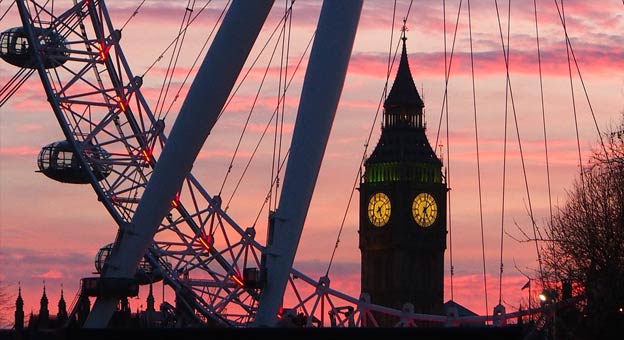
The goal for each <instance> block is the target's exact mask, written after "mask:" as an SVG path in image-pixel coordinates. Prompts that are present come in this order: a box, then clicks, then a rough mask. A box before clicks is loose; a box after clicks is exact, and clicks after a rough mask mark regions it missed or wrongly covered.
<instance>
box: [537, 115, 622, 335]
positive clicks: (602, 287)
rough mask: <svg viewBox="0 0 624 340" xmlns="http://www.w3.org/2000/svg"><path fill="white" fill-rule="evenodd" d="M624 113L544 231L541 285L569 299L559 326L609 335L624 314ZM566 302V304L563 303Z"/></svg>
mask: <svg viewBox="0 0 624 340" xmlns="http://www.w3.org/2000/svg"><path fill="white" fill-rule="evenodd" d="M623 131H624V112H623V113H622V114H621V122H620V123H619V126H618V127H617V128H615V129H612V130H611V131H610V132H609V133H607V134H605V135H604V136H603V138H602V139H601V142H600V143H599V147H598V148H597V149H596V150H595V151H594V152H593V156H592V159H591V161H590V162H589V164H588V165H587V166H586V167H584V168H583V170H582V171H581V173H580V175H579V177H578V178H577V179H576V181H575V182H574V185H573V187H572V189H571V190H569V191H568V195H567V202H566V203H565V205H564V206H563V207H561V208H558V209H557V210H556V211H555V213H554V214H553V218H552V220H551V221H550V223H548V225H547V227H546V228H545V230H544V234H543V236H544V239H543V240H542V241H544V242H542V247H541V255H542V258H543V268H544V271H543V276H544V281H543V282H544V285H545V286H546V287H547V288H550V289H556V291H558V292H560V294H559V295H558V296H557V299H558V300H560V301H562V302H564V301H565V300H566V299H569V300H571V301H573V303H572V304H569V305H568V307H570V306H571V307H572V308H568V309H566V312H565V313H559V317H558V318H557V320H556V321H555V324H556V325H555V326H557V328H558V329H559V331H560V332H561V331H565V330H566V329H567V330H569V331H570V333H575V334H577V335H578V334H579V333H582V334H585V335H586V336H593V335H611V334H617V333H616V332H619V333H620V336H621V334H622V333H621V331H622V330H623V324H624V314H623V312H622V308H624V133H623ZM564 306H565V304H564Z"/></svg>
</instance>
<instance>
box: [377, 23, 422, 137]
mask: <svg viewBox="0 0 624 340" xmlns="http://www.w3.org/2000/svg"><path fill="white" fill-rule="evenodd" d="M407 31H408V29H407V25H406V20H405V19H403V27H402V28H401V40H402V41H403V48H402V50H401V60H400V62H399V68H398V70H397V73H396V77H395V79H394V83H393V84H392V89H390V93H389V94H388V97H387V98H386V101H385V102H384V127H386V128H392V127H415V128H423V127H424V122H423V117H422V116H423V108H424V107H425V103H424V102H423V101H422V99H421V97H420V94H419V93H418V90H417V89H416V85H415V84H414V78H413V77H412V72H411V71H410V67H409V61H408V58H407V35H406V32H407Z"/></svg>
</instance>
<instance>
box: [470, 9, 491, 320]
mask: <svg viewBox="0 0 624 340" xmlns="http://www.w3.org/2000/svg"><path fill="white" fill-rule="evenodd" d="M468 34H469V36H470V70H471V75H472V109H473V112H474V123H475V144H476V148H477V150H476V151H477V181H478V186H479V217H480V225H481V251H482V261H483V289H484V293H485V315H486V316H487V315H489V307H488V294H487V275H486V266H485V234H484V231H483V200H482V198H481V197H482V194H481V161H480V157H479V131H478V130H479V129H478V124H477V94H476V90H475V75H474V52H473V48H472V16H471V13H470V0H468Z"/></svg>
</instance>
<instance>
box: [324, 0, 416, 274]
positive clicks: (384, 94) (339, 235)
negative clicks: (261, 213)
mask: <svg viewBox="0 0 624 340" xmlns="http://www.w3.org/2000/svg"><path fill="white" fill-rule="evenodd" d="M413 3H414V1H413V0H411V1H410V4H409V6H408V8H407V11H406V15H405V17H404V19H403V29H404V30H406V27H405V25H406V22H407V19H408V18H409V15H410V13H411V10H412V4H413ZM395 6H396V2H395ZM393 22H394V17H393ZM393 29H394V25H393V27H392V30H393ZM392 34H393V33H392V32H391V36H392ZM390 44H392V42H391V43H390ZM391 46H392V45H391ZM399 46H401V39H399V40H398V41H397V45H396V48H395V50H394V57H393V58H392V61H391V64H390V66H389V67H388V70H387V72H386V82H385V84H384V89H383V91H382V94H381V97H380V98H379V102H378V104H377V111H376V112H375V117H374V119H373V122H372V124H371V127H370V129H369V132H368V137H367V139H366V143H365V144H364V151H363V153H362V158H361V160H360V164H358V170H357V171H356V174H355V179H354V181H353V186H352V187H351V193H350V194H349V199H348V200H347V206H346V207H345V212H344V214H343V217H342V222H341V223H340V228H339V229H338V235H337V236H336V243H335V244H334V249H333V250H332V254H331V257H330V260H329V263H328V265H327V271H326V274H325V275H326V276H328V275H329V272H330V270H331V266H332V264H333V260H334V256H335V254H336V250H337V249H338V246H339V244H340V237H341V235H342V231H343V230H344V224H345V221H346V219H347V214H348V213H349V208H350V207H351V202H352V200H353V195H354V193H355V190H356V188H357V183H358V181H359V179H360V177H361V174H362V166H363V165H364V163H365V161H366V152H367V151H368V146H369V144H370V140H371V138H372V136H373V129H374V128H375V125H376V124H377V119H378V118H379V112H380V111H381V108H382V105H383V102H384V99H385V97H386V93H387V91H388V83H389V81H390V74H391V72H392V71H391V70H392V66H393V65H394V62H395V61H396V57H397V55H398V51H399ZM389 53H392V52H391V50H390V51H389ZM388 62H389V63H390V58H389V59H388Z"/></svg>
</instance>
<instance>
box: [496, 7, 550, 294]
mask: <svg viewBox="0 0 624 340" xmlns="http://www.w3.org/2000/svg"><path fill="white" fill-rule="evenodd" d="M496 14H497V17H498V32H499V35H500V40H501V46H502V48H503V56H505V70H506V78H507V84H506V86H507V87H508V89H509V97H510V98H511V108H512V111H513V117H514V125H515V128H516V138H517V141H518V149H519V151H520V161H521V163H522V173H523V177H524V187H525V190H526V195H527V201H528V207H529V217H530V218H531V225H532V228H533V238H534V241H535V250H536V253H537V261H538V264H539V272H540V277H541V279H542V282H543V280H544V275H543V270H542V258H541V255H540V251H539V244H538V239H537V232H538V231H537V224H536V223H535V218H534V215H533V204H532V203H531V192H530V190H529V182H528V178H527V172H526V165H525V162H524V151H523V149H522V142H521V139H520V128H519V126H518V115H517V114H516V103H515V100H514V95H513V88H512V86H511V77H510V76H509V60H508V59H507V52H506V49H505V40H504V38H503V29H502V26H501V24H500V15H498V7H497V12H496Z"/></svg>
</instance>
